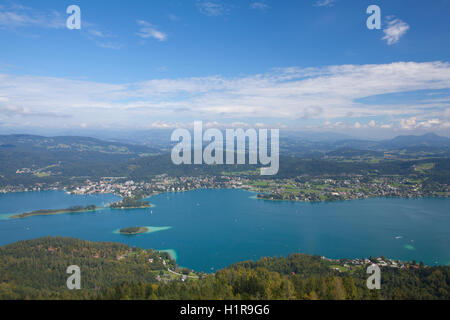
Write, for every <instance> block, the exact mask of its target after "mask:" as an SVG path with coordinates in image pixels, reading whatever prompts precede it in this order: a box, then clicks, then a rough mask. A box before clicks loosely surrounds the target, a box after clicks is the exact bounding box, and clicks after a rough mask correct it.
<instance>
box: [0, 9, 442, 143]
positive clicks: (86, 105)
mask: <svg viewBox="0 0 450 320" xmlns="http://www.w3.org/2000/svg"><path fill="white" fill-rule="evenodd" d="M70 5H77V6H79V8H80V12H81V19H80V20H81V29H79V30H78V29H69V28H68V27H67V23H66V21H67V19H68V18H69V17H70V14H68V13H67V12H66V9H67V8H68V7H69V6H70ZM370 5H377V6H378V7H379V8H380V10H381V15H380V16H381V19H380V21H381V28H380V29H369V28H368V27H367V24H366V21H367V19H368V18H369V17H370V16H371V14H368V13H367V8H368V7H369V6H370ZM449 16H450V0H433V1H416V0H405V1H403V0H395V1H394V0H386V1H380V0H370V1H365V0H358V1H354V0H301V1H299V0H292V1H290V0H283V1H280V0H258V1H253V0H220V1H219V0H178V1H171V0H145V1H144V0H142V1H137V0H130V1H126V2H125V1H104V0H89V1H87V0H83V1H76V0H70V1H65V0H33V1H30V0H28V1H26V0H23V1H13V0H11V1H9V0H8V1H4V0H0V43H1V47H0V49H1V50H0V133H8V132H15V133H17V132H23V133H29V132H34V133H35V132H38V133H42V134H45V133H49V132H52V130H59V132H62V131H64V130H67V131H69V130H70V132H73V131H74V130H75V131H76V132H78V133H79V134H80V135H82V134H83V132H88V131H89V130H93V129H96V130H125V131H127V130H128V131H132V130H146V129H159V128H164V129H171V128H180V127H185V128H190V127H191V126H192V123H193V122H194V121H196V120H201V121H203V123H204V126H207V127H218V128H231V127H233V128H237V127H240V128H246V127H259V128H263V127H264V128H279V129H280V130H298V131H311V132H322V131H327V132H339V133H346V134H349V135H352V136H355V137H371V138H386V137H393V136H396V135H400V134H422V133H426V132H435V133H438V134H441V135H444V136H450V62H449V54H450V41H449V35H450V19H449ZM61 130H62V131H61Z"/></svg>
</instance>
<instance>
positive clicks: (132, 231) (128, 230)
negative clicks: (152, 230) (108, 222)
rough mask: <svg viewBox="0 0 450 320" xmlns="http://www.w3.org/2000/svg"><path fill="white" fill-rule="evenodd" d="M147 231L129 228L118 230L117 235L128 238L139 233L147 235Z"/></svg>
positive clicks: (146, 229) (139, 228) (143, 228)
mask: <svg viewBox="0 0 450 320" xmlns="http://www.w3.org/2000/svg"><path fill="white" fill-rule="evenodd" d="M148 231H149V229H148V228H147V227H131V228H122V229H120V230H119V233H120V234H124V235H128V236H130V235H136V234H140V233H147V232H148Z"/></svg>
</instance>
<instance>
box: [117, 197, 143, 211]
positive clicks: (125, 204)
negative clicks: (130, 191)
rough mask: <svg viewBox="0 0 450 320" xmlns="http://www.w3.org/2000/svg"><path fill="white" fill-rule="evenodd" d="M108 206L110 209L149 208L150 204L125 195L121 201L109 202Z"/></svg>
mask: <svg viewBox="0 0 450 320" xmlns="http://www.w3.org/2000/svg"><path fill="white" fill-rule="evenodd" d="M109 207H110V208H112V209H143V208H151V207H152V205H151V204H150V203H148V202H147V201H144V200H139V199H136V198H132V197H126V198H123V199H122V201H119V202H116V203H113V204H111V205H110V206H109Z"/></svg>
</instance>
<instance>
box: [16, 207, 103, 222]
mask: <svg viewBox="0 0 450 320" xmlns="http://www.w3.org/2000/svg"><path fill="white" fill-rule="evenodd" d="M97 209H98V208H97V207H96V206H94V205H89V206H86V207H83V206H73V207H69V208H67V209H43V210H36V211H31V212H25V213H21V214H15V215H12V216H10V218H11V219H21V218H28V217H32V216H48V215H55V214H62V213H79V212H88V211H95V210H97Z"/></svg>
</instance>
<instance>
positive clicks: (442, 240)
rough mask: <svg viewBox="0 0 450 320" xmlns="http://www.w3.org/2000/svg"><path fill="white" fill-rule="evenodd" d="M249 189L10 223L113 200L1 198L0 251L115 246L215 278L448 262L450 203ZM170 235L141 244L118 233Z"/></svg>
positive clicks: (144, 237) (48, 194) (47, 195)
mask: <svg viewBox="0 0 450 320" xmlns="http://www.w3.org/2000/svg"><path fill="white" fill-rule="evenodd" d="M252 196H254V194H253V193H250V192H247V191H243V190H197V191H190V192H183V193H168V194H160V195H157V196H154V197H151V198H149V199H148V200H149V201H150V202H151V203H152V204H154V205H155V207H153V208H151V209H130V210H111V209H103V210H100V211H97V212H86V213H73V214H61V215H53V216H35V217H29V218H25V219H9V215H11V214H14V213H23V212H28V211H33V210H38V209H63V208H67V207H70V206H73V205H90V204H95V205H97V206H105V205H107V204H108V203H111V202H114V201H117V200H119V199H120V198H119V197H117V196H114V195H86V196H77V195H68V194H66V193H64V192H62V191H45V192H27V193H10V194H2V195H0V245H5V244H8V243H12V242H15V241H19V240H24V239H34V238H38V237H42V236H49V235H51V236H56V235H59V236H69V237H75V238H80V239H85V240H92V241H116V242H122V243H126V244H129V245H132V246H139V247H142V248H154V249H159V250H170V253H171V254H173V255H176V257H177V262H178V264H180V265H181V266H185V267H189V268H193V269H195V270H198V271H206V272H211V271H214V270H217V269H219V268H222V267H224V266H227V265H229V264H231V263H233V262H238V261H242V260H249V259H257V258H259V257H262V256H279V255H287V254H289V253H293V252H302V253H309V254H319V255H324V256H327V257H329V258H343V257H347V258H352V257H368V256H381V255H384V256H386V257H391V258H396V259H402V260H417V261H423V262H425V263H426V264H429V265H434V264H447V265H449V264H450V233H449V230H450V210H449V209H450V199H438V198H433V199H430V198H426V199H384V198H379V199H367V200H353V201H340V202H328V203H315V204H311V203H300V202H273V201H264V200H256V199H252ZM132 226H151V227H171V228H155V230H161V231H156V232H151V233H146V234H140V235H136V236H124V235H121V234H118V233H117V229H120V228H124V227H132Z"/></svg>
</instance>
